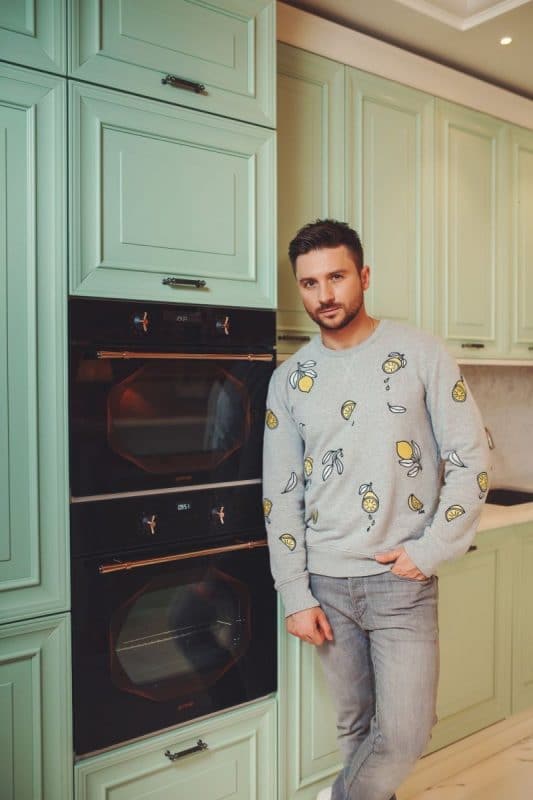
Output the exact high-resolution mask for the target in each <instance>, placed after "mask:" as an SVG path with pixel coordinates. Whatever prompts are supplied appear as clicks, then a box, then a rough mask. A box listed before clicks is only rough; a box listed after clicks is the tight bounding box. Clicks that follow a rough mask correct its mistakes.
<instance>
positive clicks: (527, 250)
mask: <svg viewBox="0 0 533 800" xmlns="http://www.w3.org/2000/svg"><path fill="white" fill-rule="evenodd" d="M511 169H512V173H511V186H512V194H511V204H512V205H511V208H512V228H511V243H512V250H511V252H512V259H513V261H512V272H511V274H512V284H511V285H512V294H511V321H512V322H511V352H512V353H513V354H514V355H516V356H518V357H520V358H533V226H532V225H531V220H532V219H533V133H532V132H531V131H526V130H521V129H517V128H515V129H512V132H511Z"/></svg>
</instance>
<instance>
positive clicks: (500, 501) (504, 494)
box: [487, 489, 533, 506]
mask: <svg viewBox="0 0 533 800" xmlns="http://www.w3.org/2000/svg"><path fill="white" fill-rule="evenodd" d="M487 503H491V504H492V505H495V506H517V505H520V503H533V492H523V491H521V490H519V489H491V490H490V491H489V493H488V495H487Z"/></svg>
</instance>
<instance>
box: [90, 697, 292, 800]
mask: <svg viewBox="0 0 533 800" xmlns="http://www.w3.org/2000/svg"><path fill="white" fill-rule="evenodd" d="M275 711H276V708H275V701H274V700H270V701H266V702H262V703H258V704H254V705H251V706H249V707H248V708H247V709H245V710H240V711H235V712H232V713H230V714H227V715H224V716H217V717H214V718H211V719H210V720H206V721H205V722H203V723H197V724H192V725H188V726H186V727H185V728H183V729H181V730H177V731H174V732H170V733H165V734H162V735H160V736H153V737H151V738H150V739H148V740H146V741H144V742H139V743H138V744H133V745H130V746H129V747H123V748H120V749H119V750H116V751H113V752H109V753H107V754H103V755H101V756H96V757H94V758H88V759H84V760H83V761H81V762H80V763H79V764H78V766H77V767H76V798H77V800H100V798H102V797H105V798H106V799H107V800H148V798H150V800H174V799H175V800H181V799H182V798H199V799H200V798H201V800H225V798H229V797H231V798H234V800H275V798H276V797H277V794H276V787H277V781H276V713H275ZM198 739H202V741H203V742H204V743H205V744H207V750H205V751H204V752H197V753H192V754H190V755H187V756H184V757H180V758H179V759H178V760H176V761H172V762H171V761H170V760H169V758H168V757H167V756H165V751H170V752H171V753H175V752H181V751H182V750H185V749H189V748H190V747H194V746H195V745H196V743H197V741H198Z"/></svg>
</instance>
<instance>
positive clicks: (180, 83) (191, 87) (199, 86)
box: [161, 75, 207, 94]
mask: <svg viewBox="0 0 533 800" xmlns="http://www.w3.org/2000/svg"><path fill="white" fill-rule="evenodd" d="M161 83H168V84H169V85H170V86H173V87H174V88H175V89H187V91H188V92H194V93H195V94H207V92H206V89H205V86H204V84H203V83H196V81H187V80H185V78H178V76H177V75H165V77H164V78H161Z"/></svg>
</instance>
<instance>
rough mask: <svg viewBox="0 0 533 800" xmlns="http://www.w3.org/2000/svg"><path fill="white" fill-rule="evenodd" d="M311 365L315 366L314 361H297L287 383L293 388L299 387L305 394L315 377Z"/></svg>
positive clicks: (310, 387) (311, 386) (314, 371)
mask: <svg viewBox="0 0 533 800" xmlns="http://www.w3.org/2000/svg"><path fill="white" fill-rule="evenodd" d="M313 367H316V361H304V362H303V363H302V364H300V362H299V361H298V363H297V365H296V369H295V370H294V372H291V374H290V375H289V383H290V385H291V386H292V388H293V389H299V390H300V391H301V392H305V393H306V394H308V393H309V392H310V391H311V389H312V388H313V385H314V383H315V378H316V377H317V373H316V370H314V369H313Z"/></svg>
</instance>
